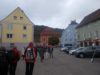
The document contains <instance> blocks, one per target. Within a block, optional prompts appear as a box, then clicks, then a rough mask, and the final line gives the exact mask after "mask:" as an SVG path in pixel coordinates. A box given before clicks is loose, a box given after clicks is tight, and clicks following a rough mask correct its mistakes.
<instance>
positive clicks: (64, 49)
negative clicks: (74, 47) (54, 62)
mask: <svg viewBox="0 0 100 75" xmlns="http://www.w3.org/2000/svg"><path fill="white" fill-rule="evenodd" d="M67 49H68V48H67V47H62V48H61V49H60V50H61V51H66V50H67Z"/></svg>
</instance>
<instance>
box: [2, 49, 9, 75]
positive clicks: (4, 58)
mask: <svg viewBox="0 0 100 75" xmlns="http://www.w3.org/2000/svg"><path fill="white" fill-rule="evenodd" d="M7 73H8V60H7V51H6V49H5V48H4V47H1V48H0V75H7Z"/></svg>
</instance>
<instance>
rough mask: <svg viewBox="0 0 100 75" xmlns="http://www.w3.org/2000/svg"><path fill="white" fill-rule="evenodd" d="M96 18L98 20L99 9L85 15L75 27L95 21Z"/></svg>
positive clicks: (99, 18)
mask: <svg viewBox="0 0 100 75" xmlns="http://www.w3.org/2000/svg"><path fill="white" fill-rule="evenodd" d="M97 20H100V9H98V10H96V11H94V12H93V13H91V14H89V15H87V16H86V17H85V18H84V19H83V20H82V21H81V23H80V24H79V26H77V28H80V27H83V26H86V25H87V24H89V23H92V22H95V21H97Z"/></svg>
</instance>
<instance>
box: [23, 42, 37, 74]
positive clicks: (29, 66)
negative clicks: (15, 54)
mask: <svg viewBox="0 0 100 75" xmlns="http://www.w3.org/2000/svg"><path fill="white" fill-rule="evenodd" d="M36 57H37V51H36V47H34V46H33V43H32V42H30V43H29V45H28V46H27V47H26V49H25V52H24V59H25V62H26V72H25V75H32V74H33V69H34V63H35V62H36Z"/></svg>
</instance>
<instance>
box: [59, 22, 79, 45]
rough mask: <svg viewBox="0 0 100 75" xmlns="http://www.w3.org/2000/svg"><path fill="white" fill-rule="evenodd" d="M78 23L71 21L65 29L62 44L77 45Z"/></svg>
mask: <svg viewBox="0 0 100 75" xmlns="http://www.w3.org/2000/svg"><path fill="white" fill-rule="evenodd" d="M77 25H78V23H77V22H76V21H71V23H70V24H69V26H68V27H67V28H66V29H65V30H64V31H63V33H62V36H61V39H60V44H61V46H62V47H64V46H75V45H76V26H77Z"/></svg>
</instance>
